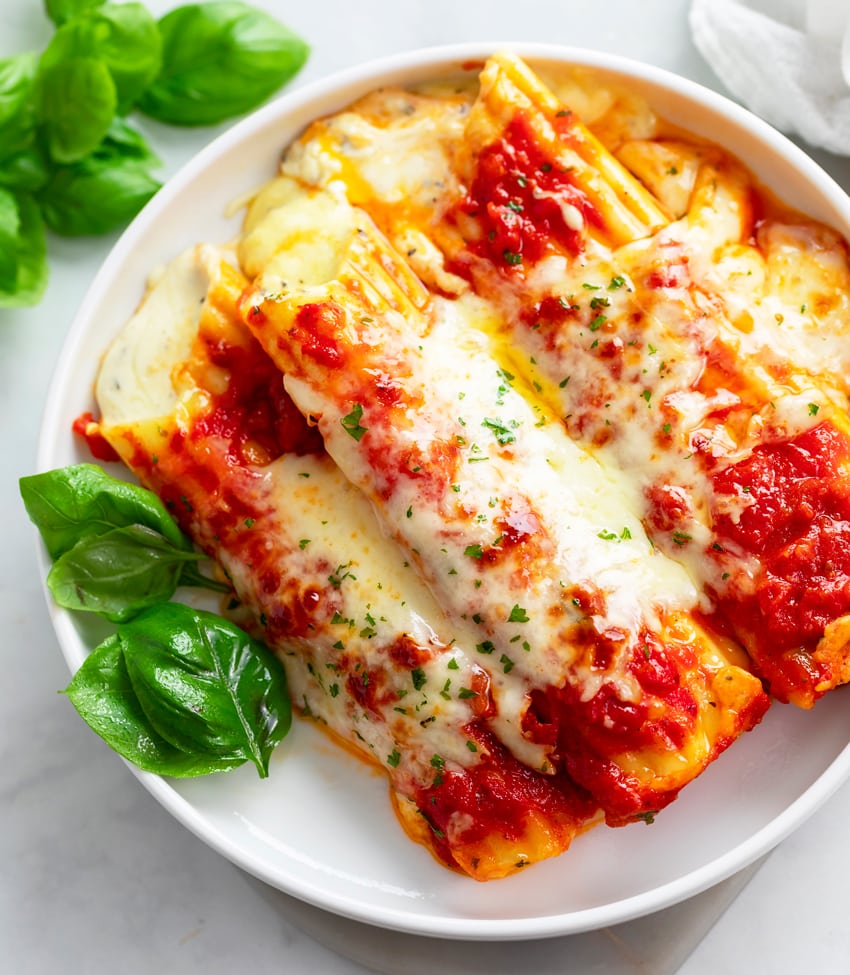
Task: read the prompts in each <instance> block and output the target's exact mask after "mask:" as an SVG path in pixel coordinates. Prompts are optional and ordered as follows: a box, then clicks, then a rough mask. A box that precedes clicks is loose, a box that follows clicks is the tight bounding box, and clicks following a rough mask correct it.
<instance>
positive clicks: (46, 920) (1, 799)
mask: <svg viewBox="0 0 850 975" xmlns="http://www.w3.org/2000/svg"><path fill="white" fill-rule="evenodd" d="M174 5H175V4H174V3H172V2H163V0H150V2H149V3H148V6H149V7H150V8H151V9H152V10H153V11H154V12H155V13H162V12H164V11H165V10H167V9H169V8H170V7H172V6H174ZM259 5H261V6H264V7H266V8H268V9H269V10H272V11H274V12H275V13H277V14H278V15H279V16H280V17H281V18H282V19H284V20H286V22H287V23H289V24H290V26H292V27H293V28H294V29H296V30H297V31H299V32H300V33H302V34H303V35H304V36H305V37H307V38H308V39H309V40H310V41H311V43H312V45H313V55H312V58H311V60H310V63H309V65H308V67H307V68H306V69H305V71H304V72H303V73H302V75H301V76H300V77H299V78H298V79H297V82H296V84H298V85H301V84H303V83H305V82H307V81H309V80H312V79H315V78H319V77H322V76H325V75H327V74H329V73H331V72H332V71H334V70H336V69H338V68H341V67H346V66H350V65H353V64H356V63H359V62H361V61H363V60H366V59H369V58H372V57H375V56H379V55H384V54H390V53H394V52H398V51H403V50H407V49H411V48H415V47H422V46H429V45H434V44H440V43H450V42H457V41H467V40H468V41H473V40H479V41H480V40H485V41H486V40H488V39H492V40H493V41H501V42H504V41H509V40H513V41H521V40H525V41H552V42H563V43H568V44H578V45H584V46H588V47H595V48H598V49H602V50H606V51H611V52H614V53H618V54H623V55H627V56H630V57H633V58H636V59H639V60H644V61H647V62H651V63H654V64H656V65H659V66H661V67H664V68H668V69H671V70H673V71H677V72H678V73H680V74H683V75H686V76H688V77H690V78H692V79H694V80H696V81H699V82H701V83H703V84H706V85H708V86H710V87H714V88H718V89H720V85H719V82H718V81H717V79H716V78H715V77H714V76H713V75H712V73H711V71H710V70H709V68H708V67H707V66H706V65H705V63H704V62H703V61H702V60H701V58H700V57H699V55H698V54H697V52H696V51H695V49H694V47H693V45H692V44H691V41H690V38H689V35H688V31H687V9H688V3H687V2H686V0H643V2H642V3H640V4H637V3H633V2H631V0H598V2H597V3H595V4H579V3H578V2H576V0H555V2H549V0H525V2H523V3H521V4H520V3H517V2H516V0H489V2H487V3H486V4H484V3H476V2H471V0H466V2H464V0H430V2H427V3H426V2H404V0H400V2H397V3H394V4H388V3H386V2H382V0H359V2H358V3H356V4H351V3H342V2H339V0H325V2H324V3H313V4H290V3H283V2H282V0H259ZM48 36H49V25H48V23H47V21H46V19H45V18H44V17H43V15H42V12H41V4H39V3H37V2H34V0H3V3H2V6H0V57H2V56H5V55H8V54H11V53H15V52H17V51H20V50H24V49H27V48H37V47H42V46H43V45H44V43H45V42H46V39H47V37H48ZM217 131H218V130H215V129H212V130H211V129H202V130H195V131H193V130H167V129H165V128H163V127H159V128H157V129H156V131H155V137H154V140H153V141H154V142H155V145H156V148H157V149H158V150H159V151H160V153H161V155H162V157H163V159H164V162H165V172H166V175H168V174H170V173H173V172H174V171H175V170H176V169H177V168H178V167H179V166H180V165H181V164H182V163H183V162H185V161H186V160H187V159H189V158H190V157H191V156H192V155H193V154H194V153H195V152H197V151H198V149H200V148H201V147H202V146H203V145H205V144H206V143H207V142H208V141H209V140H210V139H211V138H212V137H213V136H214V135H215V134H217ZM813 154H814V155H815V156H816V158H817V159H818V160H819V161H820V162H821V163H822V164H823V165H824V166H825V167H826V168H828V169H829V170H830V171H831V172H832V174H833V175H834V176H835V177H836V178H837V179H838V180H839V182H841V183H842V185H843V186H844V187H845V188H848V189H850V161H848V160H840V159H837V158H835V157H829V156H827V155H825V154H822V153H813ZM114 239H115V238H114V237H112V238H99V239H92V240H88V239H81V240H51V241H50V252H51V267H52V277H51V282H50V286H49V289H48V292H47V295H46V297H45V299H44V301H43V302H42V303H41V304H40V305H39V306H38V307H37V308H33V309H24V310H13V311H0V390H2V394H0V395H2V404H3V410H2V431H3V433H2V443H3V446H4V449H5V456H6V458H7V460H6V462H5V464H4V465H3V471H2V474H0V491H2V499H3V505H4V510H6V511H9V512H11V517H10V519H9V522H8V523H7V525H6V528H5V532H4V544H3V546H2V554H0V618H2V619H3V620H4V622H5V630H4V632H5V633H6V638H5V640H4V641H3V646H2V650H0V654H2V661H3V670H4V678H3V680H2V683H0V702H2V704H0V708H2V714H3V721H2V728H3V730H2V734H0V759H2V765H0V768H2V775H0V783H1V784H0V855H2V862H3V870H2V879H0V945H2V956H3V963H2V967H3V968H4V970H7V971H10V972H12V971H13V972H16V973H33V975H42V973H44V975H47V973H49V972H53V971H56V970H59V971H71V972H81V973H93V975H100V973H107V972H112V971H115V970H120V971H121V972H123V973H124V975H135V973H149V972H154V971H159V972H180V973H184V975H192V973H194V972H199V973H200V972H205V973H210V972H225V971H230V970H234V966H237V965H238V966H239V970H248V969H251V970H253V971H256V972H261V973H262V972H271V971H277V970H284V971H288V972H307V971H320V972H323V973H326V975H355V973H361V972H365V971H368V970H372V969H370V968H368V967H364V966H372V968H373V969H374V970H380V971H384V972H388V973H389V972H395V971H399V972H401V971H405V972H406V973H408V975H415V972H416V971H418V970H419V969H418V968H417V967H416V965H415V964H413V962H410V961H409V962H408V964H407V965H405V966H404V967H402V966H401V965H400V963H398V959H399V958H400V957H401V952H402V950H403V949H405V950H406V948H407V947H409V944H408V943H407V942H403V941H400V940H398V939H394V938H392V937H388V936H386V937H385V936H384V935H383V934H382V932H379V931H373V930H371V929H364V928H361V927H360V926H355V925H352V923H351V922H342V921H337V919H334V918H331V917H330V916H329V915H323V914H321V912H316V911H308V910H305V909H303V908H302V907H301V905H298V904H296V903H295V902H292V901H291V900H289V899H288V898H287V897H285V896H284V895H280V894H278V893H277V892H276V891H273V890H271V889H269V888H267V887H265V885H263V884H262V883H260V882H259V881H256V880H254V879H253V878H251V877H249V876H247V875H246V874H244V873H243V872H242V871H241V870H239V869H238V868H237V867H235V866H233V865H231V864H230V863H229V862H228V861H226V860H224V859H223V858H222V857H221V856H219V854H217V853H215V852H214V851H213V850H211V849H210V848H208V847H207V846H205V845H204V844H203V843H202V842H201V841H200V840H199V839H197V838H196V837H194V836H193V835H191V834H190V833H189V832H188V831H187V830H186V829H185V828H184V827H183V826H181V825H180V824H179V823H177V822H176V821H175V820H173V819H172V818H171V817H170V816H169V814H168V813H166V812H165V811H164V810H163V809H162V808H161V807H160V806H159V805H157V803H156V802H155V800H154V799H153V798H152V797H151V796H150V795H149V794H148V793H147V792H146V791H145V790H144V789H142V788H141V786H140V785H139V783H138V782H137V781H136V779H135V778H134V777H133V776H132V775H131V773H130V772H129V771H128V770H127V769H126V768H125V766H124V765H123V764H122V763H121V762H120V761H119V760H118V759H117V758H116V757H115V756H114V755H113V754H111V753H110V752H109V751H108V750H107V749H106V748H105V747H103V745H102V744H101V743H100V742H99V741H98V740H97V739H96V738H95V737H94V736H93V735H92V734H91V733H90V732H89V731H88V729H87V728H85V726H84V725H83V724H82V722H81V721H80V720H79V719H78V718H77V716H76V714H75V713H74V711H73V709H72V707H71V706H70V704H69V703H68V702H67V701H66V700H64V699H63V698H61V697H60V696H58V695H57V690H58V689H59V688H62V687H64V686H65V685H66V684H67V680H68V672H67V668H66V666H65V663H64V660H63V658H62V656H61V654H60V652H59V648H58V645H57V642H56V638H55V636H54V634H53V631H52V629H51V626H50V622H49V619H48V616H47V613H46V610H45V604H44V597H43V594H42V589H41V582H40V579H39V575H38V568H37V565H36V559H35V546H34V534H33V531H32V530H31V526H30V525H29V523H28V522H27V521H26V518H25V517H24V514H23V511H22V508H21V505H20V501H19V496H18V490H17V479H18V477H19V476H21V475H23V474H28V473H32V472H33V471H34V470H35V454H36V443H37V437H38V430H39V422H40V414H41V409H42V404H43V403H44V400H45V397H46V395H47V390H48V387H49V383H50V378H51V375H52V372H53V369H54V367H55V364H56V361H57V357H58V355H59V351H60V348H61V344H62V341H63V338H64V335H65V333H66V331H67V328H68V326H69V324H70V321H71V319H72V317H73V315H74V312H75V310H76V308H77V307H78V306H79V304H80V302H81V300H82V298H83V295H84V294H85V291H86V289H87V287H88V285H89V284H90V282H91V280H92V278H93V276H94V274H95V272H96V270H97V268H98V266H99V265H100V263H101V262H102V260H103V258H104V257H105V255H106V254H107V252H108V250H109V248H110V246H111V245H112V243H114ZM847 822H850V785H845V786H843V787H842V788H841V789H839V791H838V792H837V793H836V794H835V795H834V796H833V797H832V798H831V799H830V800H829V801H828V802H827V803H826V804H825V805H824V806H823V807H822V808H821V809H820V810H819V811H818V812H817V813H816V814H815V815H814V816H813V817H812V818H811V819H810V820H808V821H807V822H806V823H805V824H804V825H803V826H802V827H801V828H800V829H799V830H798V831H797V832H796V833H794V834H793V835H792V836H790V837H789V838H788V839H786V840H785V841H784V842H783V843H782V844H781V845H780V846H779V847H778V848H777V849H776V850H774V851H773V852H772V853H771V854H769V856H768V857H767V858H766V859H765V861H764V862H762V863H761V864H760V865H759V866H758V868H753V869H751V870H748V871H747V872H746V873H745V874H743V875H741V876H739V877H737V878H735V879H734V880H732V881H730V882H728V883H727V884H725V885H721V886H720V887H719V888H718V889H716V890H714V891H710V892H708V893H707V894H705V895H701V897H700V898H697V899H694V901H693V902H692V903H688V904H685V905H680V906H679V907H677V908H672V909H670V910H669V911H666V912H663V913H662V914H659V915H656V916H654V917H653V918H650V919H646V920H644V921H637V922H632V923H631V924H630V925H625V926H623V927H622V928H621V929H612V930H610V931H606V932H600V933H597V934H595V935H591V936H578V937H577V938H575V939H572V941H571V942H570V943H569V944H567V941H566V939H559V940H558V942H557V943H551V944H549V945H546V944H535V945H527V946H522V945H506V946H503V947H502V948H501V949H499V952H498V955H497V954H496V953H494V952H493V951H488V950H486V948H485V946H482V948H481V950H480V952H478V953H477V954H476V953H475V952H470V951H467V950H465V949H466V948H468V947H469V946H464V948H463V949H461V948H458V949H457V950H456V951H455V952H454V953H453V954H452V953H448V954H447V953H445V952H443V953H442V954H441V953H440V945H439V943H432V944H430V945H422V944H420V945H419V947H418V948H417V947H416V946H415V945H414V950H415V951H416V952H418V955H417V957H419V958H421V959H427V958H433V959H438V960H439V967H440V968H441V969H442V970H444V971H447V972H455V971H456V972H479V971H480V972H485V971H487V972H490V973H493V972H501V971H511V970H516V971H519V970H528V971H535V970H536V971H538V972H548V971H550V970H551V971H559V972H583V973H600V975H620V973H624V975H626V973H638V972H641V973H649V972H651V973H654V975H667V973H672V972H675V971H678V972H679V975H702V973H707V972H713V971H716V970H721V971H730V972H744V971H767V972H771V973H774V975H784V973H791V972H798V971H801V970H807V971H811V972H817V973H818V975H832V973H835V975H838V973H843V972H846V971H847V958H848V957H850V922H848V920H847V912H846V903H847V895H848V893H850V880H849V879H848V878H850V843H848V842H847V839H846V835H847V831H846V824H847ZM735 895H737V896H735ZM730 901H731V906H729V907H728V909H727V910H725V913H723V914H722V916H721V917H720V919H719V920H718V921H717V923H714V921H715V919H716V917H717V915H718V914H719V913H720V912H721V911H722V910H723V908H724V907H726V905H727V903H729V902H730ZM712 925H713V926H712ZM706 931H707V934H706ZM307 932H309V933H307ZM704 934H705V937H704V938H703V937H702V936H703V935H704ZM311 935H313V936H315V937H316V938H318V939H320V940H321V941H322V942H323V944H320V943H319V941H317V940H314V937H312V936H311ZM700 939H702V940H700ZM413 940H415V939H413ZM697 942H699V944H698V946H697V947H695V948H694V945H695V944H696V943H697ZM328 945H330V946H333V947H335V948H336V949H337V950H338V951H339V952H341V953H342V954H346V955H348V956H349V957H348V958H344V957H342V955H341V954H338V953H336V952H335V951H333V950H331V948H329V947H327V946H328ZM490 947H494V946H490ZM443 948H445V946H443ZM692 949H693V950H692ZM407 957H408V959H409V958H410V957H411V956H410V955H408V956H407ZM497 958H498V959H499V960H498V961H497V960H496V959H497ZM397 964H399V967H396V965H397ZM423 964H424V962H423Z"/></svg>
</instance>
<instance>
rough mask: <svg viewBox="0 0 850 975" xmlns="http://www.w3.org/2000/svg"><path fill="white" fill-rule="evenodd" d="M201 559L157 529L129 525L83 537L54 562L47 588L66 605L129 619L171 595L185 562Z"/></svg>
mask: <svg viewBox="0 0 850 975" xmlns="http://www.w3.org/2000/svg"><path fill="white" fill-rule="evenodd" d="M199 558H201V556H200V555H199V554H198V553H196V552H187V551H186V550H185V549H180V548H175V546H174V545H172V544H171V542H169V541H168V540H167V539H166V538H164V537H163V536H162V535H160V534H159V532H156V531H154V530H153V529H151V528H147V527H145V526H144V525H128V526H127V527H125V528H113V529H111V530H110V531H108V532H105V533H104V534H102V535H86V536H85V537H84V538H81V539H80V540H79V541H78V542H77V544H76V545H74V547H73V548H71V549H69V550H68V551H67V552H65V553H64V554H63V555H60V556H59V558H58V559H56V561H55V562H54V563H53V565H52V566H51V569H50V572H49V573H48V575H47V588H48V589H49V590H50V593H51V595H52V596H53V599H54V600H55V601H56V603H57V604H58V605H59V606H62V607H64V608H65V609H74V610H79V611H82V612H88V613H97V614H98V615H99V616H102V617H104V618H105V619H108V620H111V621H112V622H116V623H117V622H123V621H124V620H129V619H132V618H133V617H134V616H136V615H138V614H139V613H140V612H141V611H142V610H143V609H147V608H148V607H149V606H155V605H156V604H157V603H161V602H163V601H164V600H167V599H170V598H171V597H172V596H173V595H174V593H175V591H176V590H177V586H178V585H179V582H180V576H181V573H182V570H183V566H184V565H185V564H186V563H187V562H196V561H197V560H198V559H199Z"/></svg>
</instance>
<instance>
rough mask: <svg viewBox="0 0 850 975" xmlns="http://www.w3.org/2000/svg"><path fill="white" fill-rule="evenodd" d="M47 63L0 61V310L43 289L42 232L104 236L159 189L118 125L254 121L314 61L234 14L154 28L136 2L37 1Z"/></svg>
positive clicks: (272, 26) (139, 147)
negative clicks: (253, 113)
mask: <svg viewBox="0 0 850 975" xmlns="http://www.w3.org/2000/svg"><path fill="white" fill-rule="evenodd" d="M44 3H45V10H46V13H47V15H48V17H49V18H50V20H51V21H52V22H53V24H54V26H55V28H56V30H55V32H54V33H53V36H52V37H51V39H50V41H49V42H48V44H47V46H46V47H45V49H44V51H42V52H41V53H38V52H32V51H31V52H27V53H23V54H18V55H15V56H13V57H7V58H2V59H0V308H4V307H16V306H22V305H33V304H36V303H37V302H38V301H39V300H40V299H41V297H42V295H43V293H44V289H45V288H46V286H47V279H48V263H47V246H46V235H45V230H46V229H49V230H52V231H53V232H54V233H57V234H61V235H63V236H79V235H89V234H105V233H109V232H110V231H113V230H116V229H118V228H121V227H123V226H125V225H126V224H127V223H128V222H129V221H130V220H131V219H132V218H133V217H134V216H135V215H136V213H138V211H139V210H140V209H141V208H142V207H143V206H144V205H145V203H147V202H148V200H150V199H151V197H152V196H153V195H154V194H155V193H156V192H157V190H158V189H159V187H160V185H161V184H160V181H159V179H158V178H157V177H156V176H155V175H154V170H155V169H156V168H157V167H158V166H159V160H158V159H157V157H156V155H155V154H154V153H153V152H152V151H151V150H150V148H149V147H148V145H147V142H146V141H145V139H144V137H143V135H142V134H141V132H139V131H138V130H137V129H135V128H134V127H133V126H132V125H131V123H130V122H128V121H126V118H125V117H126V116H128V115H129V113H130V112H131V111H133V110H140V111H143V112H145V113H147V114H148V115H151V116H152V117H154V118H156V119H158V120H160V121H165V122H171V123H173V124H178V125H209V124H211V123H213V122H220V121H223V120H225V119H227V118H231V117H233V116H235V115H241V114H242V113H244V112H248V111H250V110H251V109H253V108H255V107H256V106H257V105H259V104H260V103H261V102H262V101H264V100H265V99H266V98H268V97H269V96H270V95H271V94H273V93H274V92H275V91H276V90H277V89H278V88H280V87H281V86H282V85H283V84H285V83H286V82H287V81H288V80H289V79H290V78H291V77H292V76H293V75H294V74H295V73H296V72H297V71H298V70H299V69H300V68H301V66H302V65H303V64H304V61H305V60H306V58H307V54H308V51H309V49H308V47H307V45H306V44H305V43H304V41H302V40H301V39H300V38H299V37H297V36H296V35H295V34H293V33H292V32H291V31H290V30H289V29H288V28H286V27H284V26H283V25H282V24H280V23H279V22H278V21H277V20H275V19H274V18H273V17H272V16H270V15H269V14H267V13H265V12H263V11H261V10H255V9H254V8H253V7H251V6H249V5H248V4H245V3H241V2H231V0H223V2H212V3H203V4H189V5H187V6H185V7H178V8H177V9H175V10H173V11H171V13H169V14H166V15H165V16H164V17H163V18H162V19H161V20H160V21H156V20H155V19H154V18H153V16H152V15H151V14H150V12H149V11H148V9H147V8H146V7H145V6H144V4H142V3H139V2H133V0H131V2H125V3H110V2H107V0H44Z"/></svg>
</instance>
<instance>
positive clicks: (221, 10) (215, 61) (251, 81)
mask: <svg viewBox="0 0 850 975" xmlns="http://www.w3.org/2000/svg"><path fill="white" fill-rule="evenodd" d="M159 29H160V32H161V34H162V44H163V48H162V51H163V56H162V70H161V71H160V74H159V77H158V78H157V79H156V80H155V81H154V83H153V84H152V85H151V86H150V87H149V88H148V89H147V90H146V91H145V93H144V94H143V95H142V97H141V99H140V100H139V108H140V109H141V110H142V111H143V112H144V113H145V114H146V115H150V116H152V117H153V118H155V119H158V120H159V121H161V122H171V123H172V124H174V125H212V124H214V123H216V122H221V121H223V120H224V119H226V118H231V117H232V116H234V115H241V114H243V113H244V112H247V111H250V109H252V108H254V107H255V106H257V105H259V104H260V103H262V102H264V101H265V100H266V99H267V98H268V97H269V96H270V95H272V94H274V92H276V91H277V90H278V88H280V87H281V85H283V84H284V83H285V82H286V81H288V80H289V78H291V77H292V76H293V75H294V74H296V72H298V71H299V70H300V69H301V67H302V66H303V64H304V62H305V61H306V60H307V55H308V53H309V48H308V46H307V45H306V44H305V43H304V41H303V40H301V38H300V37H298V36H297V35H296V34H293V32H292V31H291V30H289V28H287V27H285V26H284V25H283V24H281V23H280V22H279V21H277V20H275V19H274V17H272V16H271V15H270V14H267V13H266V12H265V11H263V10H257V9H256V8H254V7H250V6H248V4H245V3H240V2H236V0H220V2H215V3H193V4H187V5H186V6H183V7H179V8H178V9H176V10H172V11H171V13H168V14H166V15H165V16H164V17H163V18H162V20H160V22H159Z"/></svg>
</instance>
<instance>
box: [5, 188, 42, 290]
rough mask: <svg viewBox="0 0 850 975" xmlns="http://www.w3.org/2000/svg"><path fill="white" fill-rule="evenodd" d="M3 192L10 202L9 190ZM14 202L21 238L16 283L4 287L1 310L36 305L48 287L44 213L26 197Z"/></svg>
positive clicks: (17, 246) (17, 245) (16, 251)
mask: <svg viewBox="0 0 850 975" xmlns="http://www.w3.org/2000/svg"><path fill="white" fill-rule="evenodd" d="M0 192H2V195H3V196H4V197H6V198H7V202H8V196H9V195H11V194H9V193H8V191H7V190H1V191H0ZM14 199H15V205H16V206H17V211H18V226H17V236H16V238H15V242H14V245H13V246H14V254H15V259H16V268H15V279H14V283H13V284H11V285H9V283H8V279H7V286H4V285H3V284H0V308H15V307H21V306H23V305H34V304H36V303H37V302H38V301H39V300H40V299H41V296H42V295H43V294H44V289H45V288H46V287H47V243H46V241H45V236H44V221H43V220H42V217H41V211H40V210H39V208H38V206H37V204H36V203H35V201H34V200H33V199H32V197H30V196H28V195H26V194H19V195H18V196H17V197H15V198H14ZM7 226H8V225H7ZM2 246H6V245H5V244H4V245H2Z"/></svg>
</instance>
